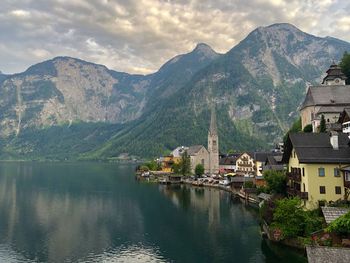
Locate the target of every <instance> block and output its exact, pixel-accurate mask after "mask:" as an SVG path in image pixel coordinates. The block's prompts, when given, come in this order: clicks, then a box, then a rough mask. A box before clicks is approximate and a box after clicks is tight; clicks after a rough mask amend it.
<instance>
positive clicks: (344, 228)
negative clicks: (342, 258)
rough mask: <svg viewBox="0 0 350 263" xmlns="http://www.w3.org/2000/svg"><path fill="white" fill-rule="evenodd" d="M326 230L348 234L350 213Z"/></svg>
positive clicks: (339, 218)
mask: <svg viewBox="0 0 350 263" xmlns="http://www.w3.org/2000/svg"><path fill="white" fill-rule="evenodd" d="M327 230H328V231H331V232H333V231H334V232H337V233H339V234H350V212H348V213H346V214H345V215H342V216H341V217H338V218H337V219H336V220H334V221H333V222H332V223H330V224H329V226H328V228H327Z"/></svg>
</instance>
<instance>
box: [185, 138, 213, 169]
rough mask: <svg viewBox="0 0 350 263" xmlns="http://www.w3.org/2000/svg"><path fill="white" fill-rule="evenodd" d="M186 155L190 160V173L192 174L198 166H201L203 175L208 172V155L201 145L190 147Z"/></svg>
mask: <svg viewBox="0 0 350 263" xmlns="http://www.w3.org/2000/svg"><path fill="white" fill-rule="evenodd" d="M187 153H188V155H189V156H190V159H191V172H192V173H194V170H195V168H196V166H197V165H198V164H201V165H203V167H204V172H205V173H208V172H209V153H208V151H207V149H205V147H204V146H203V145H194V146H190V147H189V148H188V150H187Z"/></svg>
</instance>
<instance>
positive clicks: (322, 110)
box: [317, 106, 344, 114]
mask: <svg viewBox="0 0 350 263" xmlns="http://www.w3.org/2000/svg"><path fill="white" fill-rule="evenodd" d="M343 111H344V106H322V107H321V108H320V109H319V110H318V111H317V113H318V114H320V113H342V112H343Z"/></svg>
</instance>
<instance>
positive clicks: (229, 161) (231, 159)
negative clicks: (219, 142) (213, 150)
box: [219, 156, 238, 165]
mask: <svg viewBox="0 0 350 263" xmlns="http://www.w3.org/2000/svg"><path fill="white" fill-rule="evenodd" d="M237 157H238V156H228V157H223V158H220V159H219V164H220V165H236V161H237Z"/></svg>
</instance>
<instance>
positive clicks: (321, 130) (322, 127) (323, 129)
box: [320, 114, 326, 132]
mask: <svg viewBox="0 0 350 263" xmlns="http://www.w3.org/2000/svg"><path fill="white" fill-rule="evenodd" d="M320 132H326V120H325V118H324V115H323V114H322V116H321V122H320Z"/></svg>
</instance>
